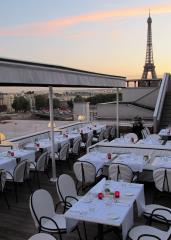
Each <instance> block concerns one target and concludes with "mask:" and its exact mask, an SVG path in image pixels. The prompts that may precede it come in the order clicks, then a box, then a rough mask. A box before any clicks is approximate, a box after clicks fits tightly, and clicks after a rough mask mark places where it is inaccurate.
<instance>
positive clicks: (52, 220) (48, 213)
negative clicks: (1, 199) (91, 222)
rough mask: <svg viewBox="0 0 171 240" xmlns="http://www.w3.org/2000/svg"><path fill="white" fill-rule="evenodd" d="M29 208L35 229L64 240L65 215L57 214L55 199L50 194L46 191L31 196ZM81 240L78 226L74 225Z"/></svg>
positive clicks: (41, 190)
mask: <svg viewBox="0 0 171 240" xmlns="http://www.w3.org/2000/svg"><path fill="white" fill-rule="evenodd" d="M29 207H30V211H31V215H32V218H33V220H34V223H35V227H36V229H37V230H38V231H39V232H41V231H42V232H46V233H51V234H52V233H57V234H58V235H59V239H60V240H62V234H65V233H66V220H65V216H64V214H57V213H56V212H55V208H54V203H53V199H52V197H51V195H50V193H49V192H48V191H46V190H44V189H39V190H37V191H35V192H34V193H33V194H32V195H31V196H30V201H29ZM74 229H76V230H77V232H78V235H79V239H80V240H81V236H80V232H79V229H78V227H77V224H75V225H74V224H73V230H74Z"/></svg>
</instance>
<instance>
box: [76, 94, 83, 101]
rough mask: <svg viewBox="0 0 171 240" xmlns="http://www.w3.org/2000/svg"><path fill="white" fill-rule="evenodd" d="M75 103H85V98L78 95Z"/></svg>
mask: <svg viewBox="0 0 171 240" xmlns="http://www.w3.org/2000/svg"><path fill="white" fill-rule="evenodd" d="M74 102H84V98H83V97H82V96H81V95H77V96H76V97H75V98H74Z"/></svg>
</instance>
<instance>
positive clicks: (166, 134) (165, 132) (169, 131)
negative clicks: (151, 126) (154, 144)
mask: <svg viewBox="0 0 171 240" xmlns="http://www.w3.org/2000/svg"><path fill="white" fill-rule="evenodd" d="M158 134H159V136H161V137H170V136H171V129H169V128H166V129H161V130H160V132H159V133H158Z"/></svg>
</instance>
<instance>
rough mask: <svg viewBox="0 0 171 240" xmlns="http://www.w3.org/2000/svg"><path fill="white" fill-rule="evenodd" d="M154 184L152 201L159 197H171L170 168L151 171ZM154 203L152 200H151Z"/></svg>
mask: <svg viewBox="0 0 171 240" xmlns="http://www.w3.org/2000/svg"><path fill="white" fill-rule="evenodd" d="M153 179H154V183H155V194H154V199H157V198H158V197H159V196H167V197H168V196H169V197H170V196H171V168H158V169H155V170H154V171H153ZM153 201H154V200H153Z"/></svg>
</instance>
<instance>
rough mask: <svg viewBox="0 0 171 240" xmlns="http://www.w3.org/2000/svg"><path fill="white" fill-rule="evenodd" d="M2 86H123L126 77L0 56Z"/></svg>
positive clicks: (0, 82)
mask: <svg viewBox="0 0 171 240" xmlns="http://www.w3.org/2000/svg"><path fill="white" fill-rule="evenodd" d="M0 85H1V86H42V87H46V86H54V87H88V88H96V87H97V88H123V87H125V86H126V78H125V77H121V76H113V75H107V74H100V73H93V72H88V71H82V70H78V69H73V68H66V67H61V66H55V65H50V64H41V63H33V62H26V61H18V60H12V59H3V58H0Z"/></svg>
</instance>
